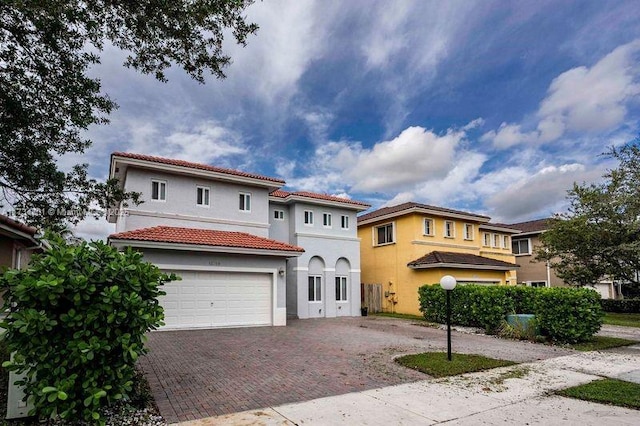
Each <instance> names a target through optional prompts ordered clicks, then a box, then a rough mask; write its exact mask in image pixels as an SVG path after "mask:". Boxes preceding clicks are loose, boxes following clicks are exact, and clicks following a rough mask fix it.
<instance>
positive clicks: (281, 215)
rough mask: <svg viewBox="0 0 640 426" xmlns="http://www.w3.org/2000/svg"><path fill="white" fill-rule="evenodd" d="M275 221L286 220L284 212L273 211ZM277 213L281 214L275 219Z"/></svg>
mask: <svg viewBox="0 0 640 426" xmlns="http://www.w3.org/2000/svg"><path fill="white" fill-rule="evenodd" d="M273 213H274V216H273V220H284V210H279V209H273ZM275 213H279V214H278V217H275Z"/></svg>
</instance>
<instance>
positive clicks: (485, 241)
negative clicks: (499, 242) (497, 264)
mask: <svg viewBox="0 0 640 426" xmlns="http://www.w3.org/2000/svg"><path fill="white" fill-rule="evenodd" d="M482 245H483V246H485V247H489V246H490V245H491V234H489V233H488V232H485V233H484V234H482Z"/></svg>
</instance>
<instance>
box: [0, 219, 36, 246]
mask: <svg viewBox="0 0 640 426" xmlns="http://www.w3.org/2000/svg"><path fill="white" fill-rule="evenodd" d="M0 229H4V230H5V231H7V232H9V233H11V234H13V235H16V236H18V237H20V238H24V239H25V240H29V241H31V242H33V244H38V242H37V241H36V239H35V237H34V236H33V235H29V234H27V233H25V232H22V231H19V230H17V229H15V228H12V227H11V226H8V225H4V224H0Z"/></svg>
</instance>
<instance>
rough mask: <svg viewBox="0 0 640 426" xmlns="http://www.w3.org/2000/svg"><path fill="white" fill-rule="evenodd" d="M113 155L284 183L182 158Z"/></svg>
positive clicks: (122, 153) (113, 155)
mask: <svg viewBox="0 0 640 426" xmlns="http://www.w3.org/2000/svg"><path fill="white" fill-rule="evenodd" d="M114 157H121V158H128V159H132V160H140V161H147V162H151V163H157V164H165V165H169V166H178V167H184V168H187V169H194V170H202V171H207V172H214V173H220V174H224V175H230V176H237V177H243V178H250V179H257V180H264V181H268V182H273V183H275V184H278V186H282V185H284V183H285V182H284V180H282V179H279V178H274V177H268V176H263V175H259V174H255V173H247V172H241V171H239V170H233V169H225V168H222V167H215V166H210V165H208V164H201V163H193V162H190V161H184V160H174V159H170V158H164V157H155V156H152V155H144V154H133V153H129V152H114V153H113V154H111V158H112V159H113V158H114Z"/></svg>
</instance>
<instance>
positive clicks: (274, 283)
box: [156, 263, 286, 330]
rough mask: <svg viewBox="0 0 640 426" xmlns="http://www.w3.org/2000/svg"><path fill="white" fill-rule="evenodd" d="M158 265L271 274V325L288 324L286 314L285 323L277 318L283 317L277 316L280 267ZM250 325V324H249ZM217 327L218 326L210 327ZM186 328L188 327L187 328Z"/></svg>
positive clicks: (170, 267) (185, 269)
mask: <svg viewBox="0 0 640 426" xmlns="http://www.w3.org/2000/svg"><path fill="white" fill-rule="evenodd" d="M156 266H157V267H158V268H160V269H161V270H164V271H207V272H239V273H242V272H244V273H249V274H270V275H271V325H274V326H276V325H286V315H285V323H284V324H276V319H281V318H279V317H281V315H279V316H276V311H277V310H278V269H277V268H251V267H249V268H246V267H240V266H203V265H175V264H162V263H157V264H156ZM249 326H250V325H249ZM210 328H217V327H210ZM176 329H180V327H172V328H168V329H167V328H165V330H176ZM185 329H186V328H185Z"/></svg>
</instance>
